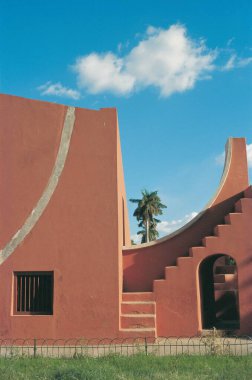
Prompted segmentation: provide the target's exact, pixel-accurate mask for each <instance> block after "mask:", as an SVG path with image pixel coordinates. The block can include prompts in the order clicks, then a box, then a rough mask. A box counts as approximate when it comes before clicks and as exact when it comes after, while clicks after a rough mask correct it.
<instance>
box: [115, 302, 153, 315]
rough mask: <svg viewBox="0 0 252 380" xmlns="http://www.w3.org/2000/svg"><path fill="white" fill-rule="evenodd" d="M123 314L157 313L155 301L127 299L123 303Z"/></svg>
mask: <svg viewBox="0 0 252 380" xmlns="http://www.w3.org/2000/svg"><path fill="white" fill-rule="evenodd" d="M121 313H122V314H155V302H154V301H131V302H130V301H126V302H122V303H121Z"/></svg>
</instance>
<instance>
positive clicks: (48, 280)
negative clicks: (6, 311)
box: [14, 272, 53, 314]
mask: <svg viewBox="0 0 252 380" xmlns="http://www.w3.org/2000/svg"><path fill="white" fill-rule="evenodd" d="M14 280H15V297H14V300H15V308H14V311H15V313H17V314H53V272H15V273H14Z"/></svg>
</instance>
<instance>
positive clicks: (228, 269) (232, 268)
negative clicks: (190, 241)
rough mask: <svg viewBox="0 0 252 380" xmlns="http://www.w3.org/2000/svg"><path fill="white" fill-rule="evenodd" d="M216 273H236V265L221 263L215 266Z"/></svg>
mask: <svg viewBox="0 0 252 380" xmlns="http://www.w3.org/2000/svg"><path fill="white" fill-rule="evenodd" d="M215 273H216V274H235V273H236V265H220V266H218V267H216V268H215Z"/></svg>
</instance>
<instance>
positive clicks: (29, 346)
mask: <svg viewBox="0 0 252 380" xmlns="http://www.w3.org/2000/svg"><path fill="white" fill-rule="evenodd" d="M113 354H116V355H125V356H130V355H135V354H144V355H156V356H165V355H181V354H184V355H234V356H241V355H252V337H249V336H243V337H237V336H229V337H225V338H222V337H218V336H215V335H209V336H203V337H191V338H182V337H181V338H176V337H159V338H131V339H130V338H127V339H119V338H115V339H108V338H104V339H84V338H83V339H67V340H65V339H57V340H52V339H12V340H10V339H2V340H0V357H8V358H11V357H22V356H25V357H58V358H59V357H66V358H70V357H73V358H78V357H82V356H83V357H84V356H92V357H100V356H106V355H113Z"/></svg>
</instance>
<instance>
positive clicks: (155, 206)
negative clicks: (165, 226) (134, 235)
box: [130, 190, 166, 243]
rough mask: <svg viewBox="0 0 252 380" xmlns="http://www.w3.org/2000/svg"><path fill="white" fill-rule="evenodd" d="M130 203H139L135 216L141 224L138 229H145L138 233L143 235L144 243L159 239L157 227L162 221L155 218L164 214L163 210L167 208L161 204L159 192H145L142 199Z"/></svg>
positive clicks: (132, 200)
mask: <svg viewBox="0 0 252 380" xmlns="http://www.w3.org/2000/svg"><path fill="white" fill-rule="evenodd" d="M130 201H131V202H133V203H137V208H136V209H135V211H134V214H133V215H134V216H135V217H136V218H137V221H138V222H139V224H138V227H141V228H143V230H141V231H139V232H138V234H141V235H142V243H146V242H147V243H149V241H151V240H155V239H157V237H158V231H157V230H156V227H157V223H159V222H160V220H158V219H156V218H154V216H157V215H161V214H163V209H164V208H166V206H165V205H164V204H162V203H161V200H160V198H159V196H158V195H157V191H152V192H148V191H147V190H143V191H142V199H130Z"/></svg>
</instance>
